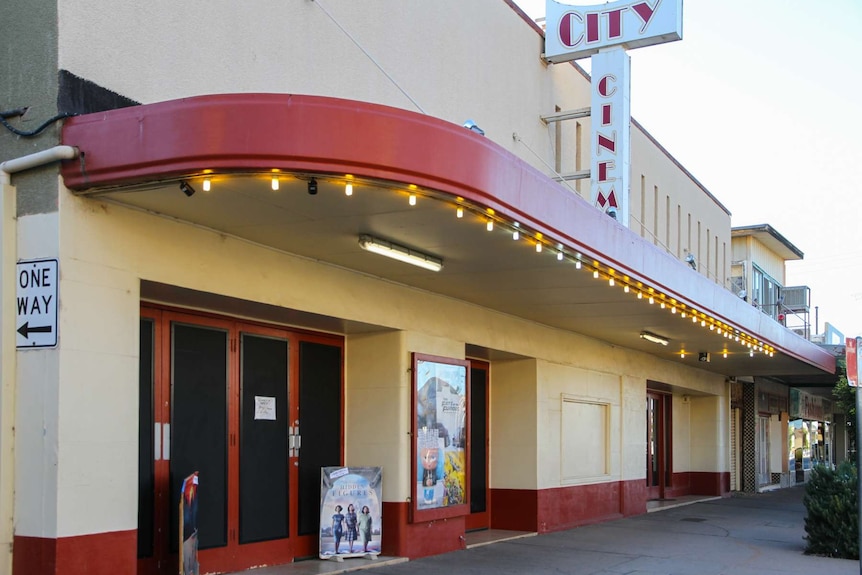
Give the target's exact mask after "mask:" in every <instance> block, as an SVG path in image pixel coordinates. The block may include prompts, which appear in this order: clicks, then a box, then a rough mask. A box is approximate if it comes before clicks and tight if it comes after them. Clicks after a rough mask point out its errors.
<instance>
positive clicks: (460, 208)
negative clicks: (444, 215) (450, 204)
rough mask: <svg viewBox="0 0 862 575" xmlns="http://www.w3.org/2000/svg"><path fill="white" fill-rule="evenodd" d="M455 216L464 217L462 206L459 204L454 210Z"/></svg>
mask: <svg viewBox="0 0 862 575" xmlns="http://www.w3.org/2000/svg"><path fill="white" fill-rule="evenodd" d="M455 217H457V218H463V217H464V208H462V207H461V206H458V208H457V209H456V210H455Z"/></svg>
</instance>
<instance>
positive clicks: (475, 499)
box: [465, 360, 491, 531]
mask: <svg viewBox="0 0 862 575" xmlns="http://www.w3.org/2000/svg"><path fill="white" fill-rule="evenodd" d="M489 374H490V370H489V366H488V364H487V363H485V362H482V361H477V360H471V361H470V515H468V516H467V519H466V525H465V526H466V529H467V530H468V531H474V530H479V529H488V528H489V527H490V526H491V489H490V486H489V485H488V448H489V445H490V442H489V428H488V399H489V386H488V383H489Z"/></svg>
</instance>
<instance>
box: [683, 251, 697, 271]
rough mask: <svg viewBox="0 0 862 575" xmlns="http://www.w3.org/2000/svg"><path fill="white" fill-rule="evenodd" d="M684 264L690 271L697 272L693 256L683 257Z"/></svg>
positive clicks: (690, 254)
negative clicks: (689, 267) (688, 266)
mask: <svg viewBox="0 0 862 575" xmlns="http://www.w3.org/2000/svg"><path fill="white" fill-rule="evenodd" d="M685 262H686V263H687V264H688V265H690V266H691V269H693V270H695V271H697V260H695V259H694V254H692V253H689V254H687V255H686V256H685Z"/></svg>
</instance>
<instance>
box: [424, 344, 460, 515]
mask: <svg viewBox="0 0 862 575" xmlns="http://www.w3.org/2000/svg"><path fill="white" fill-rule="evenodd" d="M415 381H416V390H415V396H416V408H415V409H416V509H417V510H425V509H436V508H441V507H451V506H454V505H463V504H466V503H467V499H466V492H467V479H466V465H467V457H466V453H467V390H466V386H467V367H466V366H465V365H459V364H450V363H443V362H438V361H427V360H424V359H418V360H417V361H416V374H415Z"/></svg>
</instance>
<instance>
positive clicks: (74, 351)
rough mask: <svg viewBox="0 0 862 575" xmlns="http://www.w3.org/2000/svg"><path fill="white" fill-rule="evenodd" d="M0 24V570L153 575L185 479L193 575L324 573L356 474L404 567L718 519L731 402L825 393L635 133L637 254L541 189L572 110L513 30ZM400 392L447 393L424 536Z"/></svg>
mask: <svg viewBox="0 0 862 575" xmlns="http://www.w3.org/2000/svg"><path fill="white" fill-rule="evenodd" d="M10 12H11V13H12V15H13V16H14V18H11V19H10V21H15V22H16V26H15V27H14V30H6V29H4V35H3V38H4V40H3V42H2V44H0V45H2V47H3V51H4V54H5V55H6V61H8V62H15V65H13V66H12V69H13V73H14V76H11V77H12V78H13V79H14V80H15V81H13V82H10V83H8V84H7V85H4V87H3V88H0V90H2V92H0V93H2V96H3V98H2V99H3V101H4V102H6V103H7V104H4V107H7V106H8V108H9V110H8V113H7V112H4V116H6V121H7V123H9V124H10V125H12V126H13V127H18V128H21V129H19V130H18V131H19V132H23V133H24V134H23V135H22V133H12V132H9V131H7V132H6V133H0V161H3V164H2V166H3V170H2V172H0V175H2V176H3V181H2V187H3V189H2V191H3V204H2V205H3V211H2V236H3V252H2V253H3V260H2V266H3V267H2V278H3V280H2V291H0V301H2V316H0V320H2V336H0V337H2V340H0V349H2V369H3V387H2V396H0V402H2V403H0V458H2V465H0V543H3V546H2V548H3V549H4V550H5V549H11V551H9V552H6V551H4V552H3V557H2V562H0V572H11V573H14V574H16V575H18V574H24V573H45V572H51V573H58V574H59V573H63V574H77V573H88V574H100V573H116V572H118V571H120V572H135V571H137V572H139V573H161V572H164V573H168V572H174V571H175V569H176V565H177V553H178V548H179V544H178V535H179V534H178V530H179V527H178V521H179V517H178V502H179V499H180V493H179V489H180V485H181V482H182V479H183V478H184V477H186V476H187V475H188V474H190V473H192V472H198V473H199V476H200V487H199V489H200V495H199V498H200V500H199V516H198V526H199V530H200V531H199V540H198V541H199V546H200V561H201V567H202V572H225V571H233V570H240V569H245V568H249V567H253V566H260V565H269V564H279V563H287V562H290V561H293V560H296V559H299V558H306V557H310V556H316V555H317V552H318V542H319V540H320V537H321V531H322V529H323V528H324V526H323V525H321V521H320V518H321V515H322V514H323V515H324V516H325V515H326V513H327V510H321V509H320V501H321V499H320V469H321V467H332V466H370V467H380V468H382V473H383V491H382V493H383V501H382V510H383V525H382V533H383V536H382V537H383V539H382V551H383V552H384V553H385V554H388V555H401V556H406V557H411V558H412V557H420V556H424V555H429V554H434V553H443V552H447V551H452V550H456V549H459V548H461V545H462V542H463V536H464V534H465V532H466V531H468V530H472V529H482V528H490V527H492V528H497V529H513V530H527V531H535V532H538V533H544V532H550V531H555V530H560V529H565V528H570V527H574V526H577V525H582V524H585V523H590V522H596V521H602V520H607V519H611V518H615V517H622V516H629V515H635V514H639V513H644V512H645V511H646V508H647V502H648V501H649V500H650V499H660V498H669V497H674V496H677V495H685V494H710V495H724V494H727V493H728V492H729V491H730V489H731V469H732V464H731V459H732V457H734V456H735V455H734V453H733V450H732V449H731V446H730V441H729V438H730V437H731V425H732V418H731V388H732V382H733V381H734V380H733V378H737V377H740V378H741V377H756V376H770V377H772V378H775V379H776V380H777V381H782V378H784V377H789V376H794V377H805V376H808V375H811V376H812V377H813V376H817V375H822V374H831V373H832V372H834V369H835V362H834V357H832V356H831V355H830V354H828V353H825V352H823V351H822V350H821V349H820V348H818V347H817V346H816V345H814V344H811V343H810V342H808V341H807V340H806V339H804V338H802V337H800V336H799V335H798V334H796V333H793V331H791V330H788V329H786V328H785V326H784V325H782V324H781V323H779V322H778V321H775V320H773V319H772V318H770V317H768V316H766V315H764V314H762V313H761V312H760V310H758V309H755V308H753V307H752V306H751V305H750V304H749V303H747V302H745V301H743V300H742V299H741V298H739V297H738V296H737V294H736V293H734V292H733V291H731V290H729V289H728V287H729V284H730V277H731V260H732V258H731V255H730V241H731V228H730V213H729V212H728V210H727V209H726V208H725V207H724V206H722V205H721V203H720V202H719V201H718V200H717V199H716V197H715V196H714V195H712V194H711V193H710V192H709V191H708V190H706V189H705V188H704V187H703V186H702V185H701V184H700V183H699V182H698V181H697V180H696V179H695V178H694V176H693V175H692V174H690V173H688V172H687V171H686V170H685V169H684V168H683V167H682V166H680V165H679V163H678V162H676V161H675V160H674V159H673V157H672V156H671V155H670V153H669V152H668V151H667V150H665V149H664V148H662V147H661V145H660V144H659V143H658V142H656V141H655V140H654V139H653V138H652V137H651V136H650V135H649V133H648V132H647V131H646V130H645V129H644V128H643V127H642V126H640V125H639V124H637V123H636V122H633V126H632V162H631V165H632V182H633V183H634V185H633V186H632V190H631V195H630V206H631V209H630V219H629V221H628V222H617V221H615V220H613V219H612V218H609V217H607V216H606V215H605V214H604V213H602V212H601V211H600V210H597V209H596V208H595V207H594V206H592V205H590V204H589V202H588V201H587V200H586V199H585V197H588V190H587V189H586V188H588V186H587V185H586V184H585V183H584V182H583V181H579V180H572V181H569V180H566V178H565V175H566V174H567V173H571V172H577V171H581V170H583V169H584V166H585V165H586V164H587V160H586V158H587V157H588V156H589V148H590V145H589V141H588V139H587V136H586V134H589V118H581V119H578V120H572V121H566V122H546V121H543V120H542V116H547V115H549V114H554V113H556V112H560V111H565V110H572V109H580V108H584V107H586V106H588V105H589V97H590V96H589V92H590V90H589V78H588V76H587V75H586V74H585V73H584V72H583V70H581V69H580V68H578V67H577V66H574V65H571V64H556V65H551V64H548V63H547V62H545V61H543V60H542V58H541V46H542V30H541V29H540V28H539V27H538V26H536V25H535V24H534V23H533V22H531V21H529V19H527V18H526V16H525V15H524V14H523V13H521V12H520V11H519V10H518V9H517V8H516V7H515V6H514V5H512V4H511V3H510V2H508V1H505V0H483V1H481V2H471V3H462V2H455V1H454V0H453V1H448V0H447V1H442V2H434V3H429V2H396V1H394V0H393V1H385V2H380V1H378V2H357V1H348V0H326V1H323V2H318V1H315V2H310V1H307V0H294V1H291V2H288V3H284V2H264V3H263V4H262V5H259V6H257V8H256V9H255V10H249V9H248V7H246V6H237V5H234V4H233V3H230V2H221V1H219V2H214V3H213V2H210V3H208V4H207V5H206V6H203V5H197V4H183V5H175V4H168V3H159V2H157V3H155V4H152V3H151V4H148V5H147V6H143V5H129V6H123V7H116V6H113V5H111V7H110V10H109V9H108V7H107V4H105V3H101V2H92V1H83V0H58V1H57V2H55V3H49V4H43V5H41V6H40V7H39V10H36V11H34V10H32V7H31V6H29V4H28V3H25V2H17V1H16V2H13V3H12V5H11V8H10ZM203 13H205V14H206V18H202V14H203ZM8 27H9V24H8V23H6V22H4V28H8ZM44 30H48V31H49V33H47V34H45V33H40V32H43V31H44ZM5 32H9V33H8V34H6V33H5ZM24 108H26V110H24ZM55 115H56V117H54V116H55ZM52 117H54V118H53V119H54V120H56V122H53V123H52V122H48V123H47V125H46V126H45V128H44V129H42V130H33V129H32V128H33V127H35V128H38V127H39V126H38V124H41V123H42V120H43V119H44V120H48V119H52ZM467 119H472V120H473V121H474V122H475V123H476V124H478V125H479V126H481V129H482V130H483V131H484V135H480V134H479V133H477V132H475V131H473V130H470V129H465V127H464V125H463V124H464V122H465V121H466V120H467ZM31 124H36V126H31ZM26 132H36V133H33V134H26ZM41 151H45V154H44V155H39V156H33V155H32V154H33V153H35V152H41ZM582 188H583V189H582ZM371 244H376V245H378V247H379V246H383V247H382V248H381V249H383V250H384V251H386V250H388V251H389V253H390V254H391V252H392V251H394V252H397V254H396V255H399V257H402V258H407V259H410V260H411V261H413V262H414V263H416V262H417V260H419V261H420V262H421V263H423V264H424V265H426V266H430V267H431V268H432V269H426V268H419V267H414V266H410V265H408V264H406V263H404V262H402V261H394V260H391V259H388V258H384V257H381V256H380V255H378V254H376V253H370V252H369V251H367V249H368V248H369V246H370V245H371ZM689 254H692V255H693V259H694V261H695V262H697V265H690V264H689V263H687V262H686V256H688V255H689ZM441 266H442V267H441ZM693 268H695V269H693ZM435 269H436V270H437V271H434V270H435ZM34 270H45V271H44V273H42V272H41V271H40V273H36V272H35V271H34ZM36 283H39V286H38V287H40V288H45V289H47V290H48V291H47V292H44V293H43V292H38V293H37V292H31V291H28V289H29V288H31V287H34V286H35V284H36ZM52 284H53V285H52ZM22 298H30V299H26V301H28V302H30V303H29V304H27V305H24V304H22V303H21V302H22V301H23V300H22ZM39 298H43V299H39ZM52 302H53V307H52V306H51V303H52ZM36 304H39V305H38V306H37V305H36ZM51 312H54V316H53V317H54V318H55V319H53V320H52V316H51ZM25 317H26V318H28V319H27V321H26V324H25V323H22V322H23V319H24V318H25ZM43 320H44V322H43V323H40V321H43ZM52 321H53V323H52ZM24 325H26V326H27V327H24ZM46 334H48V335H53V336H55V337H56V341H44V340H42V339H40V338H42V337H43V336H44V335H46ZM422 362H430V363H432V364H434V365H437V366H442V367H440V369H444V368H445V369H448V368H450V367H451V368H453V369H459V368H463V370H464V380H463V385H462V387H461V388H459V389H458V390H457V394H456V395H459V396H460V397H461V398H463V400H464V401H463V403H462V404H461V405H454V404H451V405H450V404H447V403H439V402H438V403H437V404H435V405H437V407H436V408H437V409H441V410H449V409H451V410H454V411H455V412H458V410H461V411H460V412H462V413H463V414H464V419H463V422H462V423H461V424H460V427H457V429H458V430H459V431H458V432H457V433H456V432H453V431H451V430H450V429H446V430H445V431H444V430H443V429H442V428H440V427H439V426H437V427H435V428H434V430H435V435H434V437H435V441H437V442H439V443H437V444H438V445H439V446H440V447H439V449H440V454H443V455H445V459H447V462H448V463H447V465H451V466H455V465H457V464H459V463H460V465H462V466H463V469H459V470H453V469H450V468H449V467H446V468H445V470H444V471H442V472H441V473H440V477H439V480H440V483H439V485H440V489H442V490H444V493H445V495H443V496H441V498H440V499H435V503H434V504H432V505H430V506H428V507H423V504H422V503H421V502H420V501H419V498H420V494H422V493H423V491H422V488H423V486H422V483H423V479H424V476H423V472H422V466H421V465H419V463H418V462H419V460H420V458H421V457H422V456H423V455H424V454H425V451H423V450H425V449H426V448H425V447H423V446H422V445H420V444H419V438H420V436H425V435H427V430H428V424H427V422H426V420H424V419H422V417H425V416H426V410H427V408H428V404H427V401H428V398H429V397H430V396H429V395H428V394H429V393H430V391H429V389H431V388H426V387H424V384H425V383H427V382H426V381H423V380H420V379H419V376H418V375H417V374H418V373H419V369H418V367H419V366H420V364H421V363H422ZM438 379H442V378H438ZM446 383H447V384H451V383H452V382H451V381H447V382H446ZM448 387H450V388H451V387H452V386H451V385H449V386H448ZM445 388H447V386H444V383H443V381H437V383H436V393H437V394H441V396H442V394H443V390H444V389H445ZM748 389H749V388H746V390H748ZM748 392H749V391H744V392H743V393H748ZM453 393H454V392H453ZM752 393H753V389H752ZM261 398H262V399H265V400H267V401H269V402H271V405H273V406H274V407H273V410H272V411H271V412H270V413H271V414H272V418H267V419H265V420H263V419H261V418H259V417H257V416H256V413H257V412H256V411H255V406H256V404H257V403H258V402H259V401H261ZM455 403H457V402H455ZM423 422H425V423H423ZM745 425H747V424H745ZM450 454H453V455H452V457H453V458H455V457H461V459H460V460H458V459H450ZM441 459H443V458H442V457H441ZM440 468H441V469H443V464H442V463H440ZM435 489H437V487H436V486H435ZM7 544H8V545H7Z"/></svg>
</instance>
